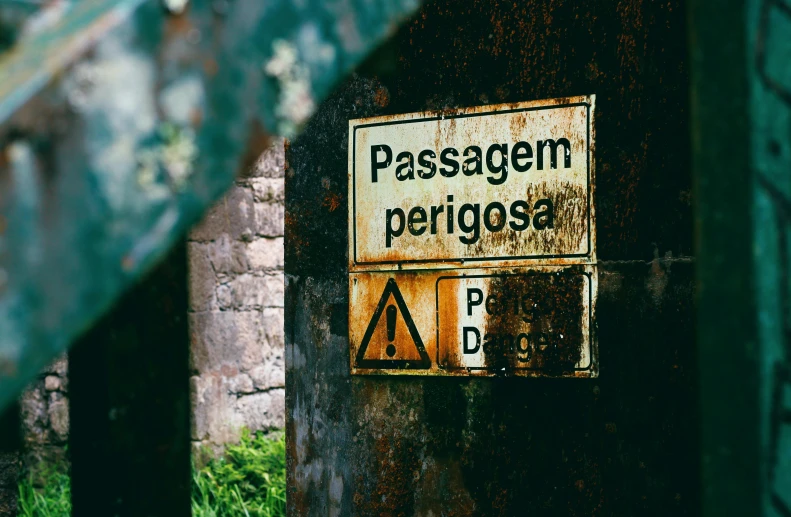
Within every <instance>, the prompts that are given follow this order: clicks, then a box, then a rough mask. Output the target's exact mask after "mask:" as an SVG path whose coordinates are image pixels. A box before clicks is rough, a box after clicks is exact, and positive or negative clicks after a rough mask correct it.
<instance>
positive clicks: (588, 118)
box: [352, 102, 592, 265]
mask: <svg viewBox="0 0 791 517" xmlns="http://www.w3.org/2000/svg"><path fill="white" fill-rule="evenodd" d="M579 106H585V108H586V109H585V118H586V125H587V129H588V139H587V148H588V149H587V151H588V152H587V153H586V155H587V156H586V160H587V168H588V251H587V252H585V253H569V254H565V255H563V254H561V255H525V256H508V257H474V258H466V257H458V258H445V259H423V260H382V261H372V262H359V261H358V260H357V188H356V187H357V164H356V161H357V152H356V151H357V130H358V129H360V128H365V127H377V126H392V125H397V124H410V123H414V122H431V121H432V120H444V119H453V118H470V117H482V116H485V115H503V114H508V113H521V112H523V111H541V110H551V109H560V108H576V107H579ZM352 211H353V220H352V233H353V235H352V239H353V242H354V250H353V251H354V263H355V264H356V265H378V264H427V263H442V262H454V263H458V262H484V261H488V260H492V261H496V260H539V259H548V258H579V257H590V256H591V252H592V250H591V105H590V104H589V103H587V102H575V103H571V104H560V105H554V106H535V107H532V108H518V109H509V110H496V111H487V112H483V113H459V114H456V115H442V116H436V117H425V118H416V119H410V120H393V121H389V122H374V123H371V124H358V125H356V126H354V131H353V134H352Z"/></svg>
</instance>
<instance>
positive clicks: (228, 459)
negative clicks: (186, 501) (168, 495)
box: [192, 431, 286, 517]
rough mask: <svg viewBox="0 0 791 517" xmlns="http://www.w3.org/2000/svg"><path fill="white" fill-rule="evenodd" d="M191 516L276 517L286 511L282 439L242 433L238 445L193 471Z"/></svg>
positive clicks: (284, 460)
mask: <svg viewBox="0 0 791 517" xmlns="http://www.w3.org/2000/svg"><path fill="white" fill-rule="evenodd" d="M192 480H193V481H192V515H193V517H239V516H244V517H279V516H281V515H285V514H286V439H285V436H282V435H281V436H280V438H278V439H276V440H272V439H271V438H267V437H266V436H264V435H262V434H256V435H253V434H251V433H249V432H247V431H245V432H244V433H243V434H242V440H241V443H239V445H232V446H230V447H227V448H226V450H225V456H223V457H222V458H220V459H218V460H213V461H211V462H209V464H208V465H206V466H205V467H204V468H202V469H200V470H197V471H195V473H194V475H193V478H192Z"/></svg>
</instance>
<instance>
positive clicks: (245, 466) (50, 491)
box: [19, 431, 286, 517]
mask: <svg viewBox="0 0 791 517" xmlns="http://www.w3.org/2000/svg"><path fill="white" fill-rule="evenodd" d="M38 476H39V479H43V480H44V486H43V487H42V488H36V487H35V484H34V480H33V477H32V476H31V477H30V478H28V479H26V480H25V481H23V482H22V483H20V484H19V515H20V516H21V517H68V516H69V515H70V514H71V481H70V479H69V476H68V475H67V474H63V473H62V472H60V471H58V470H57V469H55V468H51V469H47V470H46V471H40V472H39V473H38ZM192 479H193V482H192V515H193V516H194V517H240V516H242V517H280V516H284V515H285V514H286V441H285V437H284V436H282V435H281V436H280V437H278V438H276V439H272V438H271V437H267V436H266V435H263V434H261V433H257V434H253V433H250V432H248V431H244V432H243V434H242V439H241V442H240V443H239V444H238V445H231V446H229V447H227V448H226V450H225V455H224V456H223V457H222V458H220V459H216V460H212V461H210V462H209V463H208V464H207V465H206V466H205V467H203V468H201V469H196V470H195V471H194V473H193V478H192Z"/></svg>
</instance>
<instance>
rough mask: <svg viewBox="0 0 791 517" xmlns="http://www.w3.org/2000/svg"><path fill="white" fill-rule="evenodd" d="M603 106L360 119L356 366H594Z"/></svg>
mask: <svg viewBox="0 0 791 517" xmlns="http://www.w3.org/2000/svg"><path fill="white" fill-rule="evenodd" d="M594 107H595V96H593V95H591V96H584V97H570V98H564V99H551V100H544V101H536V102H524V103H517V104H501V105H496V106H481V107H475V108H465V109H458V110H445V111H441V112H424V113H411V114H406V115H395V116H386V117H375V118H368V119H358V120H352V121H350V122H349V194H350V195H349V198H350V202H349V342H350V348H351V350H350V361H351V371H352V374H356V375H371V374H387V375H465V376H508V375H512V376H513V375H517V376H555V377H595V376H597V375H598V367H597V363H596V356H597V354H596V339H595V324H594V321H595V309H596V296H597V285H598V284H597V269H596V224H595V222H596V218H595V215H596V214H595V202H594V198H595V188H594V176H595V175H594V156H593V150H594V130H593V129H594V127H593V116H594Z"/></svg>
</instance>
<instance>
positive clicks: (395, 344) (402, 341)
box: [355, 278, 431, 370]
mask: <svg viewBox="0 0 791 517" xmlns="http://www.w3.org/2000/svg"><path fill="white" fill-rule="evenodd" d="M391 300H392V301H394V302H395V303H392V301H391ZM388 302H390V303H388ZM355 366H356V367H357V368H372V369H380V370H389V369H392V370H424V369H428V368H431V360H430V359H429V357H428V354H427V353H426V348H425V347H424V346H423V341H422V340H421V339H420V334H418V331H417V329H416V328H415V322H414V321H413V320H412V315H411V314H410V313H409V309H407V306H406V303H404V297H403V296H402V295H401V291H400V290H399V289H398V285H396V282H395V280H393V279H392V278H391V279H390V280H388V281H387V285H386V286H385V290H384V292H383V293H382V297H381V298H380V299H379V304H378V305H377V306H376V310H375V311H374V315H373V317H372V318H371V322H370V323H369V324H368V329H367V330H366V331H365V335H364V336H363V341H362V343H360V349H359V350H358V351H357V358H356V362H355Z"/></svg>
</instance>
